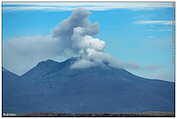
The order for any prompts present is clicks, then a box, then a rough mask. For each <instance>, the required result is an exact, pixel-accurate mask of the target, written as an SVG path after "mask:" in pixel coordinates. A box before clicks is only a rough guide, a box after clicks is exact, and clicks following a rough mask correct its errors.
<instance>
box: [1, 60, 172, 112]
mask: <svg viewBox="0 0 177 119" xmlns="http://www.w3.org/2000/svg"><path fill="white" fill-rule="evenodd" d="M77 60H79V59H78V58H71V59H68V60H66V61H64V62H60V63H59V62H56V61H53V60H47V61H43V62H40V63H39V64H38V65H36V66H35V67H34V68H32V69H31V70H30V71H28V72H27V73H25V74H24V75H22V76H20V77H18V76H17V79H16V80H14V81H15V83H13V86H12V87H13V89H12V91H13V95H12V96H13V98H12V99H9V100H8V101H11V104H10V105H9V104H8V105H7V103H9V102H8V101H5V100H4V101H3V104H4V105H6V106H8V107H6V108H5V107H4V110H3V111H4V112H11V113H30V112H63V113H83V112H84V113H99V112H102V113H103V112H106V113H109V112H110V113H115V112H144V111H163V112H174V108H175V107H174V103H175V92H174V88H175V83H173V82H167V81H162V80H155V79H154V80H152V79H146V78H142V77H139V76H136V75H133V74H132V73H129V72H128V71H126V70H125V69H121V68H113V67H110V66H109V65H107V64H105V66H104V67H103V66H99V65H98V66H95V67H90V68H80V69H71V68H70V67H71V65H72V64H73V63H75V62H76V61H77ZM3 73H4V72H3ZM6 76H7V75H6ZM10 77H11V76H7V77H4V76H3V81H4V80H8V82H11V81H12V80H13V77H12V79H11V78H10ZM5 85H7V84H5ZM8 85H10V84H8ZM6 91H7V90H4V92H3V93H4V94H5V95H6V93H7V92H6ZM12 109H13V110H12Z"/></svg>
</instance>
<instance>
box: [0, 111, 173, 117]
mask: <svg viewBox="0 0 177 119" xmlns="http://www.w3.org/2000/svg"><path fill="white" fill-rule="evenodd" d="M3 116H4V117H7V116H10V117H11V116H13V117H175V113H174V112H155V111H153V112H129V113H80V114H79V113H59V112H56V113H48V112H34V113H26V114H16V115H14V114H13V115H3Z"/></svg>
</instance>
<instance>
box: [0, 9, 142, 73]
mask: <svg viewBox="0 0 177 119" xmlns="http://www.w3.org/2000/svg"><path fill="white" fill-rule="evenodd" d="M90 14H91V13H90V12H89V11H87V10H85V9H75V10H74V11H73V13H72V15H71V16H70V17H69V18H67V19H65V20H64V21H62V22H60V23H59V25H57V26H56V28H55V29H54V30H53V32H52V33H51V34H49V35H46V36H32V37H20V38H14V39H12V40H8V41H3V65H4V67H5V68H8V69H9V70H10V71H12V72H15V73H17V74H23V73H25V72H26V71H28V70H29V69H30V68H32V67H34V66H35V65H36V64H37V63H39V62H40V61H42V60H46V59H55V60H63V59H66V58H69V57H75V56H79V57H81V58H80V60H79V61H77V62H76V63H75V64H73V65H72V66H71V68H88V67H92V66H96V65H102V66H104V65H105V64H107V65H109V66H112V67H116V68H130V69H131V68H134V69H139V68H141V67H140V66H139V65H137V64H134V63H125V62H120V61H118V60H116V59H114V58H113V57H112V56H111V55H109V54H107V53H104V48H105V46H106V43H105V42H104V41H103V40H101V39H98V38H95V35H96V34H97V33H98V32H99V26H98V23H91V22H90V21H89V19H88V17H89V15H90ZM21 63H23V64H21Z"/></svg>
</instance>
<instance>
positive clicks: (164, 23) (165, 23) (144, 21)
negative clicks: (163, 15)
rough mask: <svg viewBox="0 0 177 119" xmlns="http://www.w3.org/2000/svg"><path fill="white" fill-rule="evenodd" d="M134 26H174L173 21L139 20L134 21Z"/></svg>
mask: <svg viewBox="0 0 177 119" xmlns="http://www.w3.org/2000/svg"><path fill="white" fill-rule="evenodd" d="M134 23H135V24H158V25H174V24H175V21H172V20H141V21H135V22H134Z"/></svg>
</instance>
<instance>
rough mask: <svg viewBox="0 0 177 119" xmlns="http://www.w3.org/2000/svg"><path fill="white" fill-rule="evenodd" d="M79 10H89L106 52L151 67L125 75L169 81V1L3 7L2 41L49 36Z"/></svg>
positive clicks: (171, 50)
mask: <svg viewBox="0 0 177 119" xmlns="http://www.w3.org/2000/svg"><path fill="white" fill-rule="evenodd" d="M80 7H82V8H86V9H88V10H90V11H91V13H92V14H91V15H90V17H89V19H90V21H92V22H98V23H99V29H100V31H99V33H98V34H97V35H96V36H95V37H98V38H100V39H102V40H103V41H105V42H106V48H105V52H106V53H109V54H111V55H112V56H113V57H115V58H116V59H119V60H121V61H124V62H131V63H136V64H138V65H140V66H142V67H150V68H149V69H152V70H135V69H128V70H129V71H130V72H132V73H134V74H137V75H139V76H143V77H147V78H153V79H154V78H158V79H162V80H168V81H174V77H173V75H174V67H173V65H174V63H173V58H174V38H173V37H174V36H173V34H174V26H175V24H174V9H175V8H174V5H173V3H172V2H163V3H162V2H152V3H151V2H139V3H136V2H130V3H128V2H116V3H111V2H110V3H92V4H91V3H79V2H77V3H64V4H62V3H57V4H55V3H50V4H49V3H36V4H35V3H4V4H3V41H4V43H6V42H7V41H8V40H13V39H14V38H18V37H31V36H41V35H47V34H50V33H51V32H52V31H53V29H54V28H55V27H56V26H57V25H58V24H59V23H60V22H61V21H63V20H64V19H66V18H67V17H68V16H70V15H71V12H72V9H73V8H80ZM3 56H4V55H3ZM7 63H9V62H6V64H7ZM6 64H5V66H6ZM3 65H4V64H3ZM6 67H7V68H8V69H9V70H11V69H10V66H9V67H8V66H6ZM11 71H13V70H11Z"/></svg>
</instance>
